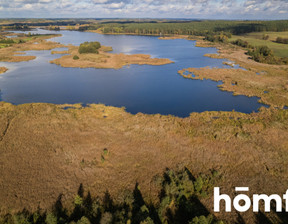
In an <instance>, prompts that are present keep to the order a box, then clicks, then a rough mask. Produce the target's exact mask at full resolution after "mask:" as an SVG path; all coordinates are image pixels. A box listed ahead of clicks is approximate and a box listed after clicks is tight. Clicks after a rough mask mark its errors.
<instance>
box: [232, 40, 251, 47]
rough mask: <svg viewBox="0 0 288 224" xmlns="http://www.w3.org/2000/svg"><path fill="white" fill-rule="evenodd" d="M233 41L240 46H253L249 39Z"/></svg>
mask: <svg viewBox="0 0 288 224" xmlns="http://www.w3.org/2000/svg"><path fill="white" fill-rule="evenodd" d="M231 43H232V44H234V45H237V46H240V47H245V48H251V46H250V45H249V44H248V42H247V41H244V40H241V39H238V40H235V41H232V42H231Z"/></svg>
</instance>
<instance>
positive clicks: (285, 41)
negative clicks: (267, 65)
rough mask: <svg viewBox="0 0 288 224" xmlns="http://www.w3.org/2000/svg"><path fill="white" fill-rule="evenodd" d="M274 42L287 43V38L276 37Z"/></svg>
mask: <svg viewBox="0 0 288 224" xmlns="http://www.w3.org/2000/svg"><path fill="white" fill-rule="evenodd" d="M276 42H277V43H280V44H288V38H282V37H277V39H276Z"/></svg>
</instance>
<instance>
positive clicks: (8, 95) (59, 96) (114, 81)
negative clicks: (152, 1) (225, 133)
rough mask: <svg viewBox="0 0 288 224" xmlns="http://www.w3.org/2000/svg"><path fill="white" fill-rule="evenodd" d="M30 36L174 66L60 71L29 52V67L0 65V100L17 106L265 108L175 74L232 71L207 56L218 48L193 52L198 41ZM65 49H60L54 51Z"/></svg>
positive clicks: (180, 111)
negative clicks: (165, 61) (88, 43)
mask: <svg viewBox="0 0 288 224" xmlns="http://www.w3.org/2000/svg"><path fill="white" fill-rule="evenodd" d="M31 32H32V33H42V34H43V33H60V34H62V37H56V38H53V39H51V40H52V41H56V42H60V43H62V44H73V45H79V44H81V43H83V42H85V41H99V42H100V43H101V44H102V45H107V46H112V47H113V52H114V53H120V52H122V53H126V54H139V53H141V54H150V55H152V57H157V58H169V59H171V60H172V61H174V62H175V63H173V64H168V65H162V66H151V65H131V66H126V67H124V68H122V69H118V70H114V69H95V68H86V69H80V68H62V67H60V66H58V65H55V64H50V63H49V61H50V60H53V59H55V58H58V57H61V55H52V54H51V51H50V50H49V51H27V52H26V53H27V55H34V56H36V57H37V58H36V59H35V60H32V61H29V62H18V63H7V62H0V66H5V67H7V68H8V69H9V70H8V71H7V72H6V73H4V74H1V75H0V89H1V95H0V100H3V101H6V102H11V103H13V104H23V103H32V102H46V103H55V104H64V103H69V104H73V103H82V104H91V103H103V104H105V105H111V106H116V107H125V108H126V110H127V111H128V112H130V113H133V114H136V113H138V112H142V113H147V114H156V113H160V114H165V115H166V114H172V115H176V116H179V117H186V116H189V114H190V113H191V112H203V111H232V110H235V111H239V112H245V113H250V112H252V111H257V109H258V108H259V107H261V106H263V105H262V104H260V103H258V100H259V98H257V97H251V98H249V97H246V96H233V94H232V93H230V92H223V91H221V90H219V89H218V87H217V85H219V84H220V83H217V82H214V81H211V80H204V81H201V80H190V79H185V78H183V77H182V76H180V75H179V74H178V73H177V72H178V71H179V70H181V69H183V68H189V67H197V68H199V67H206V66H210V67H220V68H222V67H229V66H227V65H223V64H222V62H223V61H225V60H223V59H212V58H208V57H204V56H203V55H204V54H207V53H216V52H217V50H216V49H215V48H200V47H195V41H189V40H184V39H180V40H159V39H158V38H157V37H151V36H131V35H102V34H97V33H89V32H78V31H59V32H55V31H53V32H52V31H47V30H40V29H38V30H36V31H31ZM56 50H62V49H56Z"/></svg>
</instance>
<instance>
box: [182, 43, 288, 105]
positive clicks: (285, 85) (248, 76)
mask: <svg viewBox="0 0 288 224" xmlns="http://www.w3.org/2000/svg"><path fill="white" fill-rule="evenodd" d="M216 46H217V45H216ZM218 48H219V51H218V53H219V54H207V55H205V56H207V57H212V58H226V59H229V60H231V61H233V63H236V64H239V65H240V66H241V67H243V68H245V69H246V70H243V69H226V68H221V69H220V68H210V67H206V68H200V69H197V68H187V69H183V70H180V71H179V74H180V75H182V76H183V77H185V78H191V79H202V80H203V79H211V80H214V81H223V84H221V85H219V87H220V88H221V89H222V90H225V91H230V92H233V93H234V94H235V95H239V94H241V95H246V96H258V97H260V98H261V100H260V101H261V102H262V103H265V104H267V105H270V106H273V107H280V108H283V107H284V106H285V105H286V106H287V105H288V66H287V65H281V66H279V65H268V64H262V63H258V62H255V61H253V60H251V59H249V57H248V56H247V55H246V54H245V51H244V50H242V49H240V48H237V47H231V46H230V45H218ZM187 72H188V73H187Z"/></svg>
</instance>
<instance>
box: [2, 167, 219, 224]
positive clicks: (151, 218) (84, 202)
mask: <svg viewBox="0 0 288 224" xmlns="http://www.w3.org/2000/svg"><path fill="white" fill-rule="evenodd" d="M220 178H221V176H220V175H219V173H218V172H217V171H215V170H213V171H211V172H210V173H209V174H207V175H203V174H200V175H198V176H197V178H196V177H194V176H193V175H192V173H191V172H190V170H188V169H187V168H186V167H184V168H182V169H179V170H177V171H174V170H169V169H167V170H166V171H165V172H164V173H163V176H157V177H155V178H154V180H153V182H154V183H155V184H157V185H158V186H159V188H160V191H159V195H158V202H157V203H155V202H154V203H153V202H149V203H147V201H145V200H144V198H143V196H142V193H141V189H140V186H139V185H138V183H136V184H135V188H134V190H133V191H129V190H125V191H124V192H123V193H122V195H121V197H120V199H118V200H117V201H116V200H113V199H112V197H111V196H110V194H109V192H108V191H106V192H105V194H104V196H103V197H93V196H92V195H91V194H90V192H89V191H88V192H85V191H84V186H83V185H82V184H80V186H79V189H78V191H77V193H76V194H75V197H74V201H73V202H72V203H71V208H68V207H65V206H63V203H62V197H63V195H59V197H58V199H57V201H56V202H55V204H54V205H53V207H52V208H51V210H50V211H41V210H38V211H35V212H29V211H28V210H25V209H24V210H23V211H22V212H19V213H17V214H13V215H11V214H6V215H5V216H3V217H2V218H0V223H7V224H8V223H9V224H34V223H35V224H37V223H39V224H40V223H47V224H57V223H60V224H61V223H63V224H64V223H70V224H75V223H77V224H89V223H100V224H108V223H119V224H120V223H121V224H123V223H127V224H139V223H141V224H154V223H159V224H160V223H167V224H168V223H174V224H185V223H187V224H223V223H224V222H223V221H220V220H217V218H216V217H215V216H213V215H212V214H210V212H209V211H208V210H207V209H206V208H205V206H204V205H203V204H202V203H201V202H200V200H199V199H201V198H205V197H207V196H208V195H209V194H211V191H212V187H213V186H214V184H215V183H216V181H217V180H219V179H220Z"/></svg>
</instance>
